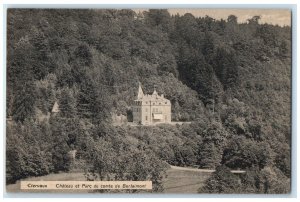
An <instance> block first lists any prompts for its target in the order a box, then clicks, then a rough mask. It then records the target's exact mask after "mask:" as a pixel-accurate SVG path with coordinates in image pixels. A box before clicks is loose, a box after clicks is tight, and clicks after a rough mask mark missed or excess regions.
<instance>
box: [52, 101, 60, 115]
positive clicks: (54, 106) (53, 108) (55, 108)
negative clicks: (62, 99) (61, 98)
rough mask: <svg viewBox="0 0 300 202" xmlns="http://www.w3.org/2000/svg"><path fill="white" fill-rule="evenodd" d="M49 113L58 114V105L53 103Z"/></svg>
mask: <svg viewBox="0 0 300 202" xmlns="http://www.w3.org/2000/svg"><path fill="white" fill-rule="evenodd" d="M51 112H52V113H58V112H59V105H58V103H57V102H55V103H54V105H53V107H52V110H51Z"/></svg>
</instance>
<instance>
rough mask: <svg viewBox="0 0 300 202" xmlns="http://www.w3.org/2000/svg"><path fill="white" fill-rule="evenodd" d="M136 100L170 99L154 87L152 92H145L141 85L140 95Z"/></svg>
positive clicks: (163, 100) (160, 100)
mask: <svg viewBox="0 0 300 202" xmlns="http://www.w3.org/2000/svg"><path fill="white" fill-rule="evenodd" d="M135 101H153V102H166V101H169V100H168V99H166V98H164V95H163V94H161V95H159V94H158V93H157V91H156V89H154V91H153V93H152V94H144V93H143V90H142V87H141V85H139V90H138V96H137V99H136V100H135Z"/></svg>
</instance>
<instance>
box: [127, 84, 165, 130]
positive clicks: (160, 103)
mask: <svg viewBox="0 0 300 202" xmlns="http://www.w3.org/2000/svg"><path fill="white" fill-rule="evenodd" d="M132 112H133V122H134V123H137V124H142V125H154V124H159V123H171V102H170V100H168V99H166V98H164V95H163V94H162V95H158V93H157V92H156V90H155V89H154V92H153V93H152V95H150V94H144V93H143V90H142V87H141V85H139V89H138V95H137V99H136V100H134V104H133V106H132Z"/></svg>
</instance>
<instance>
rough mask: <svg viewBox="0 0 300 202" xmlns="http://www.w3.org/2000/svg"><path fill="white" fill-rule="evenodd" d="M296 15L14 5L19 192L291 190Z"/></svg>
mask: <svg viewBox="0 0 300 202" xmlns="http://www.w3.org/2000/svg"><path fill="white" fill-rule="evenodd" d="M291 18H292V10H291V9H279V8H272V7H270V8H257V9H255V8H246V7H245V8H190V9H188V8H168V9H165V8H164V9H149V8H140V9H138V8H133V9H127V8H126V9H100V8H97V9H87V8H83V9H75V8H72V9H67V8H8V9H7V13H6V22H5V23H6V30H5V31H6V47H5V48H6V56H7V57H6V126H5V128H6V137H5V146H6V147H5V165H4V166H5V185H4V186H5V189H6V192H7V193H60V194H61V193H67V194H72V193H74V194H75V193H84V194H87V193H89V194H95V195H97V194H99V195H101V194H107V193H109V194H133V195H134V194H148V193H149V194H199V195H200V196H201V195H203V194H212V195H216V194H262V195H263V194H266V195H269V194H290V193H291V145H292V142H291V140H292V139H291V103H292V102H291V95H292V93H291V92H292V91H291V83H292V81H291V80H292V48H291V47H292V24H291Z"/></svg>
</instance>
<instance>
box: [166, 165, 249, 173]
mask: <svg viewBox="0 0 300 202" xmlns="http://www.w3.org/2000/svg"><path fill="white" fill-rule="evenodd" d="M171 168H172V169H175V170H186V171H196V172H203V173H213V172H215V170H211V169H200V168H189V167H179V166H171ZM231 172H232V173H245V172H246V171H244V170H231Z"/></svg>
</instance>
